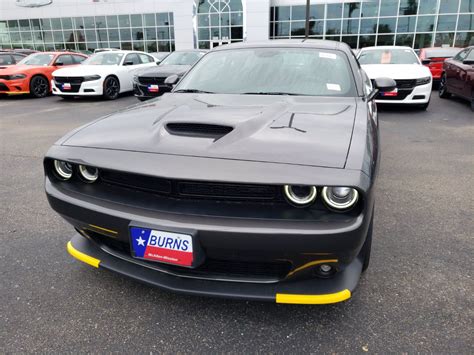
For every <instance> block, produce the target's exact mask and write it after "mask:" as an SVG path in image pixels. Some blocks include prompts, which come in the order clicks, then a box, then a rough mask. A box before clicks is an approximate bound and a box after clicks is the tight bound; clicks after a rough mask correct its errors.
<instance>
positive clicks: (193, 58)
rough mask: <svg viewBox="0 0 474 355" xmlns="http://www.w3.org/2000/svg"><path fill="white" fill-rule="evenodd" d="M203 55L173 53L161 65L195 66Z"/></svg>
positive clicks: (198, 53) (197, 53)
mask: <svg viewBox="0 0 474 355" xmlns="http://www.w3.org/2000/svg"><path fill="white" fill-rule="evenodd" d="M203 55H204V53H202V52H173V53H171V54H170V55H169V56H167V57H166V58H165V59H164V60H163V61H162V62H161V64H160V65H193V64H194V63H196V62H197V61H198V60H199V58H201V57H202V56H203Z"/></svg>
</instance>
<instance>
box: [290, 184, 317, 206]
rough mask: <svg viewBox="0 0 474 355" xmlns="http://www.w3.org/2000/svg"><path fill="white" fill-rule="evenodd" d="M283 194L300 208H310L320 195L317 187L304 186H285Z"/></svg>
mask: <svg viewBox="0 0 474 355" xmlns="http://www.w3.org/2000/svg"><path fill="white" fill-rule="evenodd" d="M283 192H284V193H285V197H286V198H287V199H288V201H290V202H291V203H292V204H294V205H296V206H299V207H303V206H308V205H310V204H311V203H313V202H314V200H316V196H317V194H318V192H317V190H316V186H303V185H285V186H284V187H283Z"/></svg>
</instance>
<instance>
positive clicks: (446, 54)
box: [419, 47, 462, 81]
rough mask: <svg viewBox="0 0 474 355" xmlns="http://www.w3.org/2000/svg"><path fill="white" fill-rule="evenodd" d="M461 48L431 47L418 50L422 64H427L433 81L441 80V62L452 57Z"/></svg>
mask: <svg viewBox="0 0 474 355" xmlns="http://www.w3.org/2000/svg"><path fill="white" fill-rule="evenodd" d="M461 49H462V48H456V47H433V48H423V49H421V50H420V54H419V57H420V59H421V62H422V63H423V65H424V66H427V67H428V68H429V69H430V71H431V74H432V75H433V81H439V80H441V74H442V73H443V63H444V61H445V60H446V59H449V58H452V57H454V56H455V55H456V54H458V53H459V52H460V51H461Z"/></svg>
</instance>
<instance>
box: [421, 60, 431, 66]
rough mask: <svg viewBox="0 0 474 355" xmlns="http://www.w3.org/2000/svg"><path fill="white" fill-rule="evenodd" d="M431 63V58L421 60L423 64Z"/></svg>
mask: <svg viewBox="0 0 474 355" xmlns="http://www.w3.org/2000/svg"><path fill="white" fill-rule="evenodd" d="M430 63H431V59H423V60H422V61H421V64H423V65H428V64H430Z"/></svg>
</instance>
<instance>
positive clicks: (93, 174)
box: [79, 165, 99, 182]
mask: <svg viewBox="0 0 474 355" xmlns="http://www.w3.org/2000/svg"><path fill="white" fill-rule="evenodd" d="M79 172H80V173H81V177H82V178H83V179H84V180H85V181H86V182H95V181H96V180H97V178H98V177H99V169H97V168H94V167H92V166H87V165H79Z"/></svg>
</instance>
